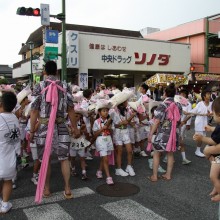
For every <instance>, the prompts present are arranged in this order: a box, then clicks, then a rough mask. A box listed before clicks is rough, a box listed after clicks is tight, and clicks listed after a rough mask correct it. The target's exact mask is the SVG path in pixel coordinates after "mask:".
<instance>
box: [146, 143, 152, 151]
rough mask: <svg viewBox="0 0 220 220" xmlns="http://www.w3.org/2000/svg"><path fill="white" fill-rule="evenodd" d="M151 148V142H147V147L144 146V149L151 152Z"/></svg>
mask: <svg viewBox="0 0 220 220" xmlns="http://www.w3.org/2000/svg"><path fill="white" fill-rule="evenodd" d="M152 150H153V144H152V143H148V145H147V147H146V151H149V152H151V151H152Z"/></svg>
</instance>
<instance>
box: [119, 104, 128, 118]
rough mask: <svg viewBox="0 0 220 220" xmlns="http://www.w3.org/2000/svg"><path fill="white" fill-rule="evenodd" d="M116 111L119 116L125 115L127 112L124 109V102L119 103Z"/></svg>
mask: <svg viewBox="0 0 220 220" xmlns="http://www.w3.org/2000/svg"><path fill="white" fill-rule="evenodd" d="M118 110H119V112H120V114H121V115H122V116H125V113H126V111H127V108H126V107H124V102H123V103H121V104H120V105H118Z"/></svg>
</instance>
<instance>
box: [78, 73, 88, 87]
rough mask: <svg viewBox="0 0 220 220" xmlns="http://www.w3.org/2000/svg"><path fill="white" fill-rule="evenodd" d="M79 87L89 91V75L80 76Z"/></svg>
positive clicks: (82, 74) (81, 74)
mask: <svg viewBox="0 0 220 220" xmlns="http://www.w3.org/2000/svg"><path fill="white" fill-rule="evenodd" d="M79 87H80V88H81V89H88V73H80V74H79Z"/></svg>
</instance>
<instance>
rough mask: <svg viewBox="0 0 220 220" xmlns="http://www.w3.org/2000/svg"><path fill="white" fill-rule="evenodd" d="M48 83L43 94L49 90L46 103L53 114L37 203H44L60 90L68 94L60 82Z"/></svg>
mask: <svg viewBox="0 0 220 220" xmlns="http://www.w3.org/2000/svg"><path fill="white" fill-rule="evenodd" d="M47 81H48V82H50V85H48V86H47V87H46V88H44V89H43V90H42V92H41V93H44V92H46V90H47V95H46V102H50V103H51V114H50V118H49V123H48V131H47V137H46V142H45V149H44V154H43V159H42V163H41V169H40V174H39V179H38V184H37V190H36V195H35V202H36V203H41V201H42V196H43V191H44V186H45V181H46V175H47V168H48V163H49V158H50V153H51V147H52V140H53V133H54V126H55V120H56V114H57V107H58V89H59V90H61V91H63V92H66V91H65V89H63V88H62V87H61V86H59V85H57V82H59V81H58V80H56V81H51V80H47Z"/></svg>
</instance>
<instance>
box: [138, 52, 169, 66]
mask: <svg viewBox="0 0 220 220" xmlns="http://www.w3.org/2000/svg"><path fill="white" fill-rule="evenodd" d="M134 56H135V59H138V61H137V60H136V61H135V64H146V65H153V64H154V62H155V61H157V62H158V65H163V66H165V65H167V64H168V63H169V58H170V55H167V54H156V53H154V54H152V55H150V56H149V58H148V59H147V53H142V55H141V56H139V53H138V52H135V53H134ZM140 57H141V58H140Z"/></svg>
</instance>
